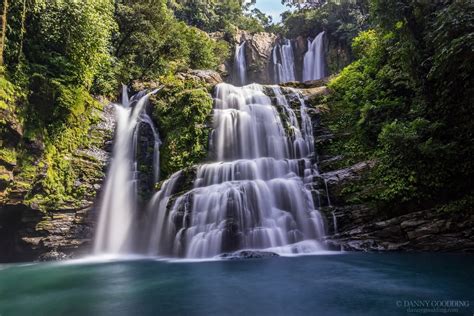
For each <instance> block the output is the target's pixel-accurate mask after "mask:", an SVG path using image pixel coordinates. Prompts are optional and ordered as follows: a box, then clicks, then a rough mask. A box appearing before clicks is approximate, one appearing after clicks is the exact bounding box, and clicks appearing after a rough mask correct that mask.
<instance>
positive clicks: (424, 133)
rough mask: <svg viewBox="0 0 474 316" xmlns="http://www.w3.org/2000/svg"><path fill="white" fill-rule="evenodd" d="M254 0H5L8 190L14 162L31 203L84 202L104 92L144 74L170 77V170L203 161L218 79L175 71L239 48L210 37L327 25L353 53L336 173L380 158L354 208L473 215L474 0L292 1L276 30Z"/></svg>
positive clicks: (341, 95) (307, 32)
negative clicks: (81, 184) (86, 159)
mask: <svg viewBox="0 0 474 316" xmlns="http://www.w3.org/2000/svg"><path fill="white" fill-rule="evenodd" d="M253 2H254V1H251V2H250V3H248V2H246V3H244V2H243V1H241V0H229V1H217V0H210V1H180V0H168V1H167V0H149V1H140V0H116V1H113V0H83V1H66V0H51V1H46V0H2V1H0V3H1V7H0V14H1V15H2V19H1V21H2V29H1V34H0V112H1V118H0V136H1V137H0V139H1V144H0V145H1V149H0V190H3V189H4V187H5V186H6V185H5V183H9V181H10V180H11V175H10V172H11V170H12V169H14V173H15V181H14V184H13V186H11V187H9V188H8V189H7V190H8V191H9V193H10V194H14V193H16V192H27V195H26V200H27V202H29V203H33V202H34V203H37V204H39V205H40V207H45V208H47V207H52V206H53V205H57V204H58V203H62V202H65V203H71V199H73V200H74V199H77V200H80V199H81V197H83V196H84V194H85V191H84V190H85V189H78V188H77V186H75V185H74V183H75V181H76V180H77V179H78V178H80V177H81V176H82V177H92V176H99V175H81V174H79V172H80V171H79V169H80V168H75V165H74V163H73V161H75V160H73V159H72V156H73V155H75V152H76V151H77V149H78V148H81V147H87V146H88V145H90V144H91V143H93V142H94V141H96V140H95V139H94V138H91V137H89V135H88V131H89V128H90V126H92V125H93V124H94V123H95V122H97V120H98V114H97V113H98V111H99V110H100V108H101V105H100V104H99V102H98V100H99V96H101V97H105V98H114V97H115V95H116V94H117V91H118V87H119V86H120V84H121V83H130V82H131V81H132V80H141V81H147V80H152V81H156V80H158V81H160V80H161V81H162V82H163V83H165V84H167V87H166V89H164V90H163V95H162V97H163V100H166V102H160V101H159V100H154V101H155V102H156V105H157V107H156V108H155V111H156V112H155V114H157V117H158V120H161V121H160V122H159V123H160V126H162V127H161V128H162V129H163V130H166V132H165V133H164V135H165V136H166V135H167V136H169V137H168V138H167V139H166V140H165V142H167V143H166V144H164V147H163V155H164V157H165V158H166V159H165V160H164V162H163V171H164V173H163V174H164V175H168V174H170V173H171V172H173V171H175V170H177V169H179V168H182V167H186V166H189V164H191V163H193V162H195V161H199V160H201V159H203V158H204V156H205V152H206V148H205V146H204V145H203V144H205V143H206V142H205V139H206V138H207V133H208V130H207V128H205V122H206V117H207V116H208V115H209V112H210V108H211V103H210V102H211V100H210V98H209V95H208V94H206V91H207V90H206V89H207V87H205V86H203V85H201V84H199V83H186V82H183V81H182V80H178V79H177V78H175V74H176V73H177V72H180V71H185V70H187V69H189V68H195V69H197V68H208V69H216V68H217V66H218V65H219V64H221V63H223V62H224V61H225V60H226V59H227V58H228V57H229V56H230V55H229V54H230V52H231V50H232V47H229V43H228V42H225V41H222V40H215V39H213V38H211V37H210V36H209V35H208V33H212V32H220V33H222V34H224V37H221V36H219V37H218V38H224V39H225V38H228V37H229V36H231V35H232V34H234V33H235V31H236V30H237V29H245V30H249V31H251V32H256V31H263V30H267V31H272V32H276V33H279V34H281V35H283V36H286V37H289V38H296V37H298V36H302V37H314V36H315V35H316V34H317V33H319V32H320V31H322V30H325V31H326V34H327V37H328V39H329V41H330V42H331V43H336V44H335V46H334V50H333V52H337V53H338V54H339V53H341V52H344V51H347V52H348V54H349V59H351V60H353V62H352V63H351V64H350V65H349V66H348V67H346V68H345V69H344V70H342V71H341V72H340V73H339V74H338V75H337V76H335V77H334V78H332V80H331V81H330V84H329V86H330V88H331V90H332V92H333V93H332V95H331V96H329V97H327V99H326V100H325V102H326V103H327V105H328V108H329V109H330V112H329V114H328V116H327V117H326V118H325V121H324V123H325V124H327V125H328V126H329V128H330V129H331V130H332V131H333V132H334V133H335V134H336V135H338V137H336V139H335V141H334V142H333V143H332V144H331V145H330V146H329V148H326V149H325V150H326V151H327V152H328V153H329V154H334V155H339V154H343V155H344V159H343V160H342V161H341V162H339V165H338V167H346V166H349V165H351V164H353V163H355V162H358V161H362V160H373V161H375V162H376V164H375V168H374V169H373V171H372V172H371V173H370V174H369V175H368V176H367V178H366V179H364V180H363V181H365V185H361V184H357V185H356V186H354V187H351V188H348V189H347V190H348V191H351V193H353V194H352V196H355V198H354V200H352V201H351V202H353V203H359V202H370V203H375V204H376V205H377V206H378V207H379V209H380V210H382V211H384V212H388V210H390V212H395V213H401V212H407V211H409V210H415V209H420V208H429V207H435V206H441V207H442V208H443V209H445V210H466V209H472V204H473V197H472V190H473V187H472V181H471V178H472V177H473V165H472V164H473V162H472V158H471V156H470V155H471V154H472V152H473V149H474V146H473V137H472V131H473V123H472V118H471V116H472V115H471V112H472V100H474V92H473V84H472V83H473V67H474V66H473V65H474V7H473V6H474V5H473V3H472V1H468V0H459V1H453V0H451V1H450V0H443V1H411V0H352V1H313V2H304V1H303V2H301V1H300V2H295V1H288V0H283V3H287V4H288V5H289V7H290V8H291V9H292V11H288V12H285V13H284V14H283V15H282V23H280V24H277V25H275V24H271V18H270V17H269V16H267V15H266V14H265V13H263V12H261V11H259V10H258V9H255V8H253V7H252V3H253ZM332 57H333V56H332V55H331V56H328V59H330V58H332ZM346 64H347V63H346ZM330 68H331V69H332V70H336V69H338V67H337V66H334V67H330ZM173 85H174V86H175V88H172V86H173ZM190 104H191V105H196V107H195V108H199V111H198V112H195V111H194V110H195V109H194V107H193V106H189V105H190ZM170 116H176V121H173V120H169V119H167V117H170ZM188 122H192V123H194V125H195V126H201V127H204V128H202V129H200V130H199V131H197V130H196V129H193V128H191V127H190V126H191V125H186V123H188ZM339 136H340V137H339ZM10 182H11V181H10ZM1 197H2V196H1V195H0V200H1Z"/></svg>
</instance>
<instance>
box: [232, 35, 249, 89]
mask: <svg viewBox="0 0 474 316" xmlns="http://www.w3.org/2000/svg"><path fill="white" fill-rule="evenodd" d="M234 69H235V70H234V76H235V79H234V82H235V84H236V85H239V86H244V85H245V84H246V83H247V61H246V60H245V41H243V42H242V43H241V44H240V45H236V46H235V57H234Z"/></svg>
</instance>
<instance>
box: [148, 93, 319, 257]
mask: <svg viewBox="0 0 474 316" xmlns="http://www.w3.org/2000/svg"><path fill="white" fill-rule="evenodd" d="M215 90H216V92H215V106H214V120H213V121H214V132H213V133H212V137H211V138H212V139H211V144H212V149H211V150H212V151H213V153H214V156H215V157H216V158H217V160H218V161H217V162H214V163H208V164H204V165H201V166H199V167H198V168H197V171H196V176H195V180H194V184H193V187H192V188H190V190H189V191H187V192H181V191H182V189H181V188H180V185H182V183H181V184H180V182H183V181H181V180H180V178H181V177H182V176H183V172H182V171H180V172H178V173H176V174H175V175H173V176H172V177H171V178H170V179H169V180H168V181H167V182H165V184H164V185H163V187H162V189H161V190H160V192H158V193H157V194H156V195H155V197H154V198H153V199H152V201H151V202H150V204H149V206H148V211H147V213H148V219H149V220H148V222H147V223H148V225H149V227H150V230H144V231H146V233H145V234H146V236H144V237H143V240H145V242H144V244H145V245H146V249H147V252H148V254H150V255H157V254H158V255H163V256H174V257H187V258H206V257H213V256H216V255H219V254H221V253H223V252H230V251H235V250H239V249H267V250H271V251H275V252H278V253H304V252H314V251H316V250H320V249H323V247H322V245H321V244H320V243H319V242H318V240H319V239H320V238H321V237H322V236H323V235H324V225H323V221H322V218H321V215H320V213H319V212H318V210H317V209H316V208H315V202H314V200H313V197H312V194H311V192H310V190H309V189H308V187H307V185H309V183H310V182H311V180H312V177H314V176H316V175H317V169H316V168H314V167H313V165H312V163H311V161H310V159H308V158H307V157H309V156H310V155H312V153H313V152H314V145H313V144H314V143H313V135H312V129H309V128H308V126H307V124H308V122H307V121H305V120H306V117H307V114H306V108H305V105H304V101H303V102H301V103H300V107H299V109H298V110H299V111H301V119H300V120H298V118H297V115H296V114H295V113H294V110H293V108H292V107H291V106H289V104H288V101H287V100H286V97H285V96H284V95H283V93H282V91H281V89H280V88H279V87H274V88H272V89H271V90H270V91H271V92H272V94H273V97H274V103H272V98H271V97H269V96H268V95H266V94H265V92H264V87H262V86H260V85H257V84H252V85H249V86H245V87H241V88H239V87H234V86H232V85H229V84H219V85H218V86H217V87H216V89H215ZM270 91H267V93H269V92H270ZM291 94H292V97H293V98H296V100H297V101H298V100H301V101H302V98H301V97H300V96H299V95H298V93H297V92H296V91H292V93H291ZM277 109H279V110H280V111H284V112H286V113H287V116H288V117H289V120H288V122H285V123H284V122H283V120H282V116H281V114H280V113H279V111H278V110H277ZM309 123H311V122H309ZM285 126H287V127H285ZM300 126H302V128H300ZM179 192H181V193H179Z"/></svg>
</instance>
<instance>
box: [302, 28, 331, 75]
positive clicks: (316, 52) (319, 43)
mask: <svg viewBox="0 0 474 316" xmlns="http://www.w3.org/2000/svg"><path fill="white" fill-rule="evenodd" d="M324 60H325V58H324V32H321V33H319V34H318V36H316V38H315V39H314V40H313V41H312V42H311V41H310V40H309V39H308V51H307V52H306V54H305V55H304V64H303V81H309V80H318V79H321V78H324V77H325V76H326V69H325V61H324Z"/></svg>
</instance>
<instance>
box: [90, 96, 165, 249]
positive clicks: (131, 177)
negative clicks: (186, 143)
mask: <svg viewBox="0 0 474 316" xmlns="http://www.w3.org/2000/svg"><path fill="white" fill-rule="evenodd" d="M155 92H156V90H155V91H153V92H150V93H148V94H146V93H145V92H140V93H138V94H137V95H135V96H133V97H132V98H131V99H129V98H128V95H127V87H124V89H123V93H122V104H116V105H115V113H116V119H117V123H116V130H115V140H114V148H113V153H112V160H111V163H110V166H109V170H108V173H107V178H106V181H105V185H104V190H103V192H102V200H101V204H100V210H99V212H100V213H99V222H98V228H97V232H96V238H95V241H94V252H95V253H111V254H117V253H127V252H129V251H130V247H131V236H132V234H133V232H131V230H132V226H133V222H134V216H135V213H136V208H137V179H138V170H137V163H136V159H135V157H136V150H137V144H138V132H139V129H138V126H139V124H140V123H143V124H146V125H148V126H149V127H150V128H151V130H152V132H153V135H154V137H155V145H154V147H155V148H154V149H155V152H154V156H153V160H154V180H155V181H157V180H158V176H159V174H158V172H159V171H158V170H159V163H158V161H159V158H158V157H159V145H160V139H159V135H158V132H157V131H156V129H155V127H154V126H153V123H152V121H151V119H150V117H149V116H148V115H147V114H146V112H145V111H144V109H145V108H146V105H147V103H148V99H149V97H150V95H151V94H153V93H155Z"/></svg>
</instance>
